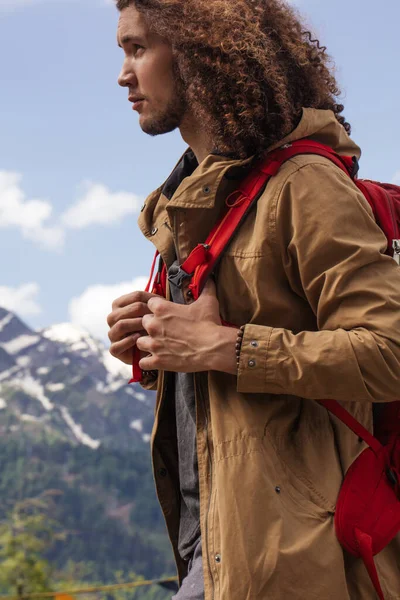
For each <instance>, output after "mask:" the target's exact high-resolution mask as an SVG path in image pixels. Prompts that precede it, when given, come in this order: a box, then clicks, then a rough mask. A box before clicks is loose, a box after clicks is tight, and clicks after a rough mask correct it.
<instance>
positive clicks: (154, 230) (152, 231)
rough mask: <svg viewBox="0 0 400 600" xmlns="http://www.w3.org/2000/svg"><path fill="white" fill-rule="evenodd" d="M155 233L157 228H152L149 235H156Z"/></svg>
mask: <svg viewBox="0 0 400 600" xmlns="http://www.w3.org/2000/svg"><path fill="white" fill-rule="evenodd" d="M157 231H158V229H157V227H153V229H152V230H151V235H156V233H157Z"/></svg>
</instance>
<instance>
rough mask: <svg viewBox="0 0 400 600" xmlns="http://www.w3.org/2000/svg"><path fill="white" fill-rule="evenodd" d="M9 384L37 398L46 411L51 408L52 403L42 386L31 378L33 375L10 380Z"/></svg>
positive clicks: (52, 406)
mask: <svg viewBox="0 0 400 600" xmlns="http://www.w3.org/2000/svg"><path fill="white" fill-rule="evenodd" d="M10 386H11V387H13V388H14V389H20V390H23V391H24V392H25V393H26V394H28V395H29V396H31V397H32V398H35V399H36V400H39V402H40V403H41V404H42V406H43V408H44V409H45V410H46V411H51V410H53V408H54V404H52V403H51V402H50V400H49V399H48V398H47V396H46V395H45V393H44V388H43V386H42V385H41V384H40V383H39V381H37V380H36V379H33V377H31V376H30V375H24V376H21V377H18V378H17V379H15V380H13V381H10Z"/></svg>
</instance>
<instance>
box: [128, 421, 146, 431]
mask: <svg viewBox="0 0 400 600" xmlns="http://www.w3.org/2000/svg"><path fill="white" fill-rule="evenodd" d="M130 427H131V429H135V431H139V433H141V432H142V431H143V421H142V419H136V421H132V423H131V425H130Z"/></svg>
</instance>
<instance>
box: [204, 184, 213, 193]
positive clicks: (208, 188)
mask: <svg viewBox="0 0 400 600" xmlns="http://www.w3.org/2000/svg"><path fill="white" fill-rule="evenodd" d="M203 192H204V193H205V194H209V193H210V192H211V188H210V186H209V185H205V186H204V187H203Z"/></svg>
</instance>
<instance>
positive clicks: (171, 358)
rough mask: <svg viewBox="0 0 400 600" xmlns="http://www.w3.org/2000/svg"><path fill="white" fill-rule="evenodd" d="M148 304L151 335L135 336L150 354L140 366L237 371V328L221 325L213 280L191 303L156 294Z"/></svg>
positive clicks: (147, 326) (147, 327)
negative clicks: (170, 300) (182, 302)
mask: <svg viewBox="0 0 400 600" xmlns="http://www.w3.org/2000/svg"><path fill="white" fill-rule="evenodd" d="M147 308H148V310H149V313H148V314H146V315H145V316H144V317H143V319H142V326H143V328H144V329H145V330H146V332H147V334H148V335H145V336H142V337H138V338H136V340H135V341H136V343H137V347H138V348H139V349H140V350H142V351H143V352H148V353H149V354H150V356H147V357H145V358H142V360H141V361H140V363H139V365H140V367H141V369H143V370H144V371H152V370H157V369H161V370H164V371H174V372H179V373H196V372H199V371H211V370H215V371H225V372H227V373H232V374H235V373H236V356H235V343H236V337H237V330H235V329H231V328H229V327H223V326H222V325H221V319H220V316H219V303H218V299H217V296H216V292H215V285H214V283H213V282H211V281H209V282H208V283H207V285H206V287H205V288H204V291H203V293H202V294H201V296H200V298H199V299H198V300H197V301H196V302H193V303H192V304H190V305H181V304H174V303H173V302H168V301H167V300H164V299H163V298H160V297H158V296H157V297H153V298H151V299H149V300H148V302H147ZM150 313H151V314H150Z"/></svg>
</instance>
